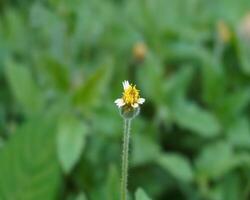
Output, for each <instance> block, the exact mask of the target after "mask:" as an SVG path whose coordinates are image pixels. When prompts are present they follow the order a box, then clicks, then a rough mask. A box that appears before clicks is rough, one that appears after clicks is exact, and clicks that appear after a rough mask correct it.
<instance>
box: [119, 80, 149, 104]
mask: <svg viewBox="0 0 250 200" xmlns="http://www.w3.org/2000/svg"><path fill="white" fill-rule="evenodd" d="M122 85H123V89H124V92H123V96H122V98H119V99H116V100H115V104H116V105H117V106H118V107H119V108H120V107H122V106H125V105H126V106H129V107H132V108H137V107H139V104H143V103H144V102H145V99H144V98H141V97H140V95H139V90H137V89H136V87H135V86H132V85H131V84H129V82H128V81H127V80H125V81H123V83H122Z"/></svg>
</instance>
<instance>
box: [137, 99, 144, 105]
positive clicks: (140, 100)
mask: <svg viewBox="0 0 250 200" xmlns="http://www.w3.org/2000/svg"><path fill="white" fill-rule="evenodd" d="M144 102H145V99H144V98H140V99H138V101H137V103H139V104H143V103H144Z"/></svg>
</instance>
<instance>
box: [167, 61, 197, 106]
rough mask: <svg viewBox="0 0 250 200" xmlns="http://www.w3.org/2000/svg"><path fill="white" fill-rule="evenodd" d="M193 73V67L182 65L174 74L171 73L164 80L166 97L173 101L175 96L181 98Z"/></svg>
mask: <svg viewBox="0 0 250 200" xmlns="http://www.w3.org/2000/svg"><path fill="white" fill-rule="evenodd" d="M193 74H194V69H193V67H191V66H187V65H184V66H182V68H181V69H179V70H178V71H176V72H175V74H173V75H171V76H170V77H169V79H168V80H167V81H166V82H165V87H166V91H167V94H166V97H167V99H171V100H172V102H175V101H176V99H177V98H183V97H184V96H185V95H186V93H187V91H188V88H189V85H190V82H191V80H192V77H193Z"/></svg>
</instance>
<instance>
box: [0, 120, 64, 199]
mask: <svg viewBox="0 0 250 200" xmlns="http://www.w3.org/2000/svg"><path fill="white" fill-rule="evenodd" d="M55 150H56V149H55V127H54V123H53V122H52V121H51V120H47V121H46V120H44V119H41V118H33V119H32V120H31V121H29V122H27V123H25V124H24V125H23V126H22V127H20V128H18V130H17V131H16V132H15V134H14V136H13V137H12V138H10V140H9V141H8V142H7V143H6V145H5V146H4V148H3V149H1V151H0V177H1V179H0V199H1V200H13V199H20V200H27V199H36V200H44V199H48V200H53V199H55V198H56V196H57V190H58V189H59V186H60V168H59V165H58V162H57V159H56V151H55Z"/></svg>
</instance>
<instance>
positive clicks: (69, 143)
mask: <svg viewBox="0 0 250 200" xmlns="http://www.w3.org/2000/svg"><path fill="white" fill-rule="evenodd" d="M86 130H87V129H86V125H85V123H84V122H83V121H80V120H78V119H75V118H73V117H71V116H68V117H65V118H63V119H62V120H61V121H59V125H58V134H57V153H58V158H59V161H60V163H61V166H62V169H63V170H64V172H65V173H69V172H70V171H71V170H72V168H73V167H74V166H75V164H76V163H77V161H78V160H79V158H80V156H81V153H82V151H83V148H84V146H85V136H86Z"/></svg>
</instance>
